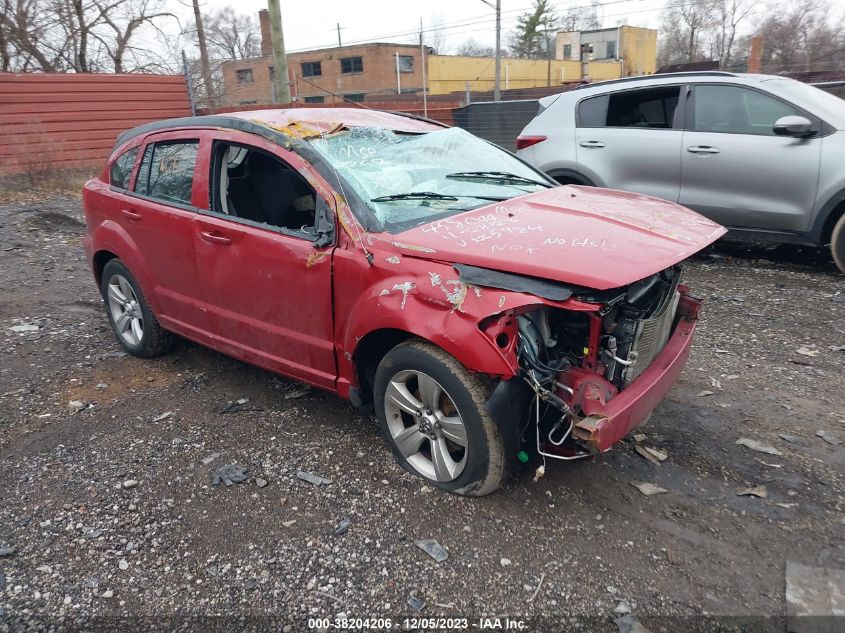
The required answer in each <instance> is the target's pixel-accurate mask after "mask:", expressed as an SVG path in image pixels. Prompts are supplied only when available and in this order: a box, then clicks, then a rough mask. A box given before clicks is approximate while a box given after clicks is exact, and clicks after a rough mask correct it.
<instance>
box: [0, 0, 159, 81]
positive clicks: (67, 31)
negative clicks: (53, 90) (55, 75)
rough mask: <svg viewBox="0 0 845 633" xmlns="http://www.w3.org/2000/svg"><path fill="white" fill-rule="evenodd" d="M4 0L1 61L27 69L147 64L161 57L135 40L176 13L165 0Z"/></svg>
mask: <svg viewBox="0 0 845 633" xmlns="http://www.w3.org/2000/svg"><path fill="white" fill-rule="evenodd" d="M0 1H2V2H3V13H2V15H0V31H2V36H1V37H0V55H2V58H0V61H2V66H3V69H4V70H15V71H23V72H26V71H44V72H61V71H74V72H79V73H87V72H98V71H99V72H108V71H114V72H124V71H131V70H139V69H143V68H146V67H148V66H149V64H150V63H151V62H155V61H157V58H158V57H159V56H158V55H157V53H156V52H155V51H154V50H150V49H149V47H148V48H143V47H135V46H133V41H135V40H138V38H139V35H140V34H141V33H142V32H144V31H148V29H150V28H152V29H153V30H154V31H155V30H157V29H158V28H159V27H158V25H159V22H160V20H162V19H164V18H166V17H171V18H174V16H173V15H172V14H171V13H169V12H167V11H164V10H162V8H161V7H162V4H163V2H164V0H0ZM174 19H175V18H174Z"/></svg>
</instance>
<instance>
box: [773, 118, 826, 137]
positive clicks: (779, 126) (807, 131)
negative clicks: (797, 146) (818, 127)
mask: <svg viewBox="0 0 845 633" xmlns="http://www.w3.org/2000/svg"><path fill="white" fill-rule="evenodd" d="M772 131H773V132H774V133H775V134H777V135H778V136H796V137H799V138H800V137H804V136H812V135H813V134H815V133H816V131H815V130H814V129H813V123H812V122H811V121H810V119H808V118H806V117H803V116H795V115H791V116H782V117H781V118H779V119H778V120H777V121H775V124H774V126H773V127H772Z"/></svg>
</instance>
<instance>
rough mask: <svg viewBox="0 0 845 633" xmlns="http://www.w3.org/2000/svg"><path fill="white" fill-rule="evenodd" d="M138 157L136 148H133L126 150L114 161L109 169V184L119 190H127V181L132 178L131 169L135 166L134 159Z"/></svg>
mask: <svg viewBox="0 0 845 633" xmlns="http://www.w3.org/2000/svg"><path fill="white" fill-rule="evenodd" d="M137 155H138V148H137V147H133V148H131V149H128V150H126V151H125V152H123V153H122V154H121V155H120V156H118V157H117V158H115V159H114V161H113V162H112V164H111V167H110V168H109V184H110V185H111V186H112V187H117V188H119V189H128V188H129V179H130V178H131V176H132V167H133V166H134V165H135V157H136V156H137Z"/></svg>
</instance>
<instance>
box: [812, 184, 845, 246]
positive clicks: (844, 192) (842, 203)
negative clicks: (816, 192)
mask: <svg viewBox="0 0 845 633" xmlns="http://www.w3.org/2000/svg"><path fill="white" fill-rule="evenodd" d="M843 214H845V189H841V190H840V191H838V192H836V193H835V194H833V195H832V196H831V197H830V198H829V199H828V201H827V202H826V203H825V204H824V205H823V206H822V208H821V211H819V214H818V215H817V216H816V219H815V221H814V222H813V226H812V228H811V229H810V239H811V240H812V241H813V242H814V243H816V244H818V245H819V246H826V245H828V244H830V237H831V235H832V233H833V227H834V226H835V225H836V223H837V222H838V221H839V218H841V217H842V216H843Z"/></svg>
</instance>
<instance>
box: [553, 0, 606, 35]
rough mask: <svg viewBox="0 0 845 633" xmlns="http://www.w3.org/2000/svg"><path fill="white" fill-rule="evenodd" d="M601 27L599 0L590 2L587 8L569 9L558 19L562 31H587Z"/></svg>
mask: <svg viewBox="0 0 845 633" xmlns="http://www.w3.org/2000/svg"><path fill="white" fill-rule="evenodd" d="M601 25H602V17H601V0H591V2H590V4H589V6H581V7H570V8H569V9H567V10H566V13H564V14H563V17H562V18H561V19H560V29H561V30H562V31H589V30H592V29H600V28H601Z"/></svg>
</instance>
